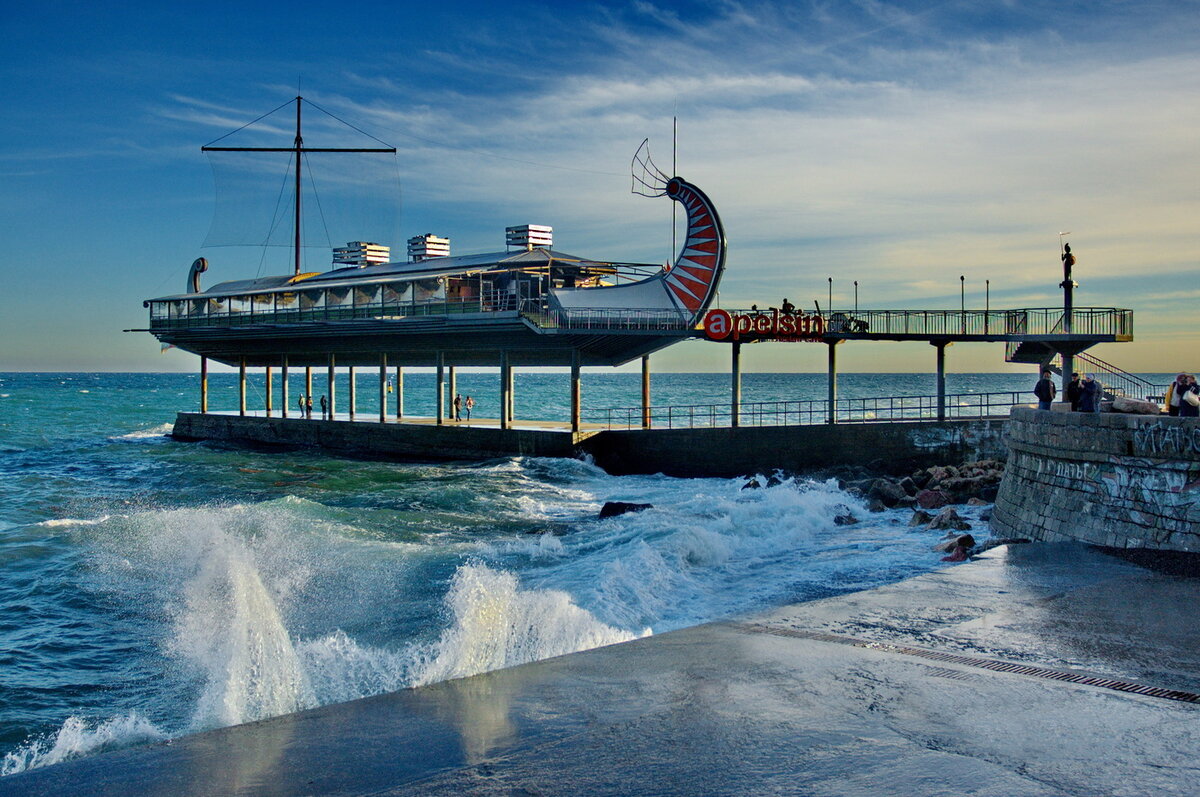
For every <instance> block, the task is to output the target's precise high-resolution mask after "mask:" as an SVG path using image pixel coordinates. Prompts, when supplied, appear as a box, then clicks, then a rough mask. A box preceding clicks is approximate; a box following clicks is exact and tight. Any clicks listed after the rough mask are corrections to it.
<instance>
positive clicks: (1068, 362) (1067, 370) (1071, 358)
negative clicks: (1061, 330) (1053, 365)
mask: <svg viewBox="0 0 1200 797" xmlns="http://www.w3.org/2000/svg"><path fill="white" fill-rule="evenodd" d="M1074 372H1075V355H1074V354H1063V356H1062V388H1061V389H1060V390H1059V391H1058V400H1059V401H1066V400H1067V385H1069V384H1071V374H1073V373H1074ZM1041 376H1042V375H1041V374H1038V378H1039V379H1040V378H1041Z"/></svg>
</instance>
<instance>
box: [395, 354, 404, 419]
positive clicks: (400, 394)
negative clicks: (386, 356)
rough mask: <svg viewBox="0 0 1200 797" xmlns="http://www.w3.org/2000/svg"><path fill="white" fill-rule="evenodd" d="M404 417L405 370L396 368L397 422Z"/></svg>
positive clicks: (399, 367)
mask: <svg viewBox="0 0 1200 797" xmlns="http://www.w3.org/2000/svg"><path fill="white" fill-rule="evenodd" d="M403 417H404V369H403V368H402V367H401V366H399V365H397V366H396V420H400V419H401V418H403Z"/></svg>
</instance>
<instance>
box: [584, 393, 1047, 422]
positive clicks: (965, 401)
mask: <svg viewBox="0 0 1200 797" xmlns="http://www.w3.org/2000/svg"><path fill="white" fill-rule="evenodd" d="M1029 395H1030V394H1029V393H1028V392H1023V391H1004V392H993V393H954V394H950V395H947V396H946V397H945V405H944V406H945V417H946V418H947V419H956V418H1000V417H1007V415H1008V411H1009V410H1010V409H1011V408H1012V407H1013V406H1015V405H1020V404H1029V403H1031V402H1030V401H1029V400H1028V398H1027V397H1028V396H1029ZM834 407H835V409H836V413H835V415H834V421H835V422H836V423H881V422H897V421H936V420H938V416H939V413H938V397H937V396H936V395H930V396H875V397H867V398H841V399H837V400H836V402H835V403H834ZM733 414H734V405H733V404H732V403H728V404H691V405H670V406H659V407H654V406H651V407H650V408H649V412H648V415H649V421H650V423H649V426H650V428H655V429H693V428H703V427H728V426H732V425H733ZM644 417H645V411H644V409H643V408H642V407H640V406H638V407H610V408H606V409H599V410H591V411H585V413H584V420H586V421H588V422H589V423H595V424H599V425H603V426H604V427H606V428H608V429H637V428H642V427H643V426H644V425H645V423H644ZM829 422H830V413H829V401H828V400H827V399H808V400H802V401H757V402H743V403H742V404H741V405H740V407H739V412H738V425H740V426H809V425H817V424H825V423H829Z"/></svg>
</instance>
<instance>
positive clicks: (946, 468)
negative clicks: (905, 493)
mask: <svg viewBox="0 0 1200 797" xmlns="http://www.w3.org/2000/svg"><path fill="white" fill-rule="evenodd" d="M957 478H958V468H955V467H953V466H951V465H934V466H933V467H932V468H930V469H929V481H928V482H927V483H926V485H925V486H926V487H927V488H929V487H936V486H938V485H939V484H941V483H942V482H944V481H945V480H946V479H957Z"/></svg>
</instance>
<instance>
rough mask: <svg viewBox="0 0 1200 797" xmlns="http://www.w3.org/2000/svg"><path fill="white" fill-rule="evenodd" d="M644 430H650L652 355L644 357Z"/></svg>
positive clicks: (644, 355)
mask: <svg viewBox="0 0 1200 797" xmlns="http://www.w3.org/2000/svg"><path fill="white" fill-rule="evenodd" d="M642 428H643V429H649V428H650V355H649V354H643V355H642Z"/></svg>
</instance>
